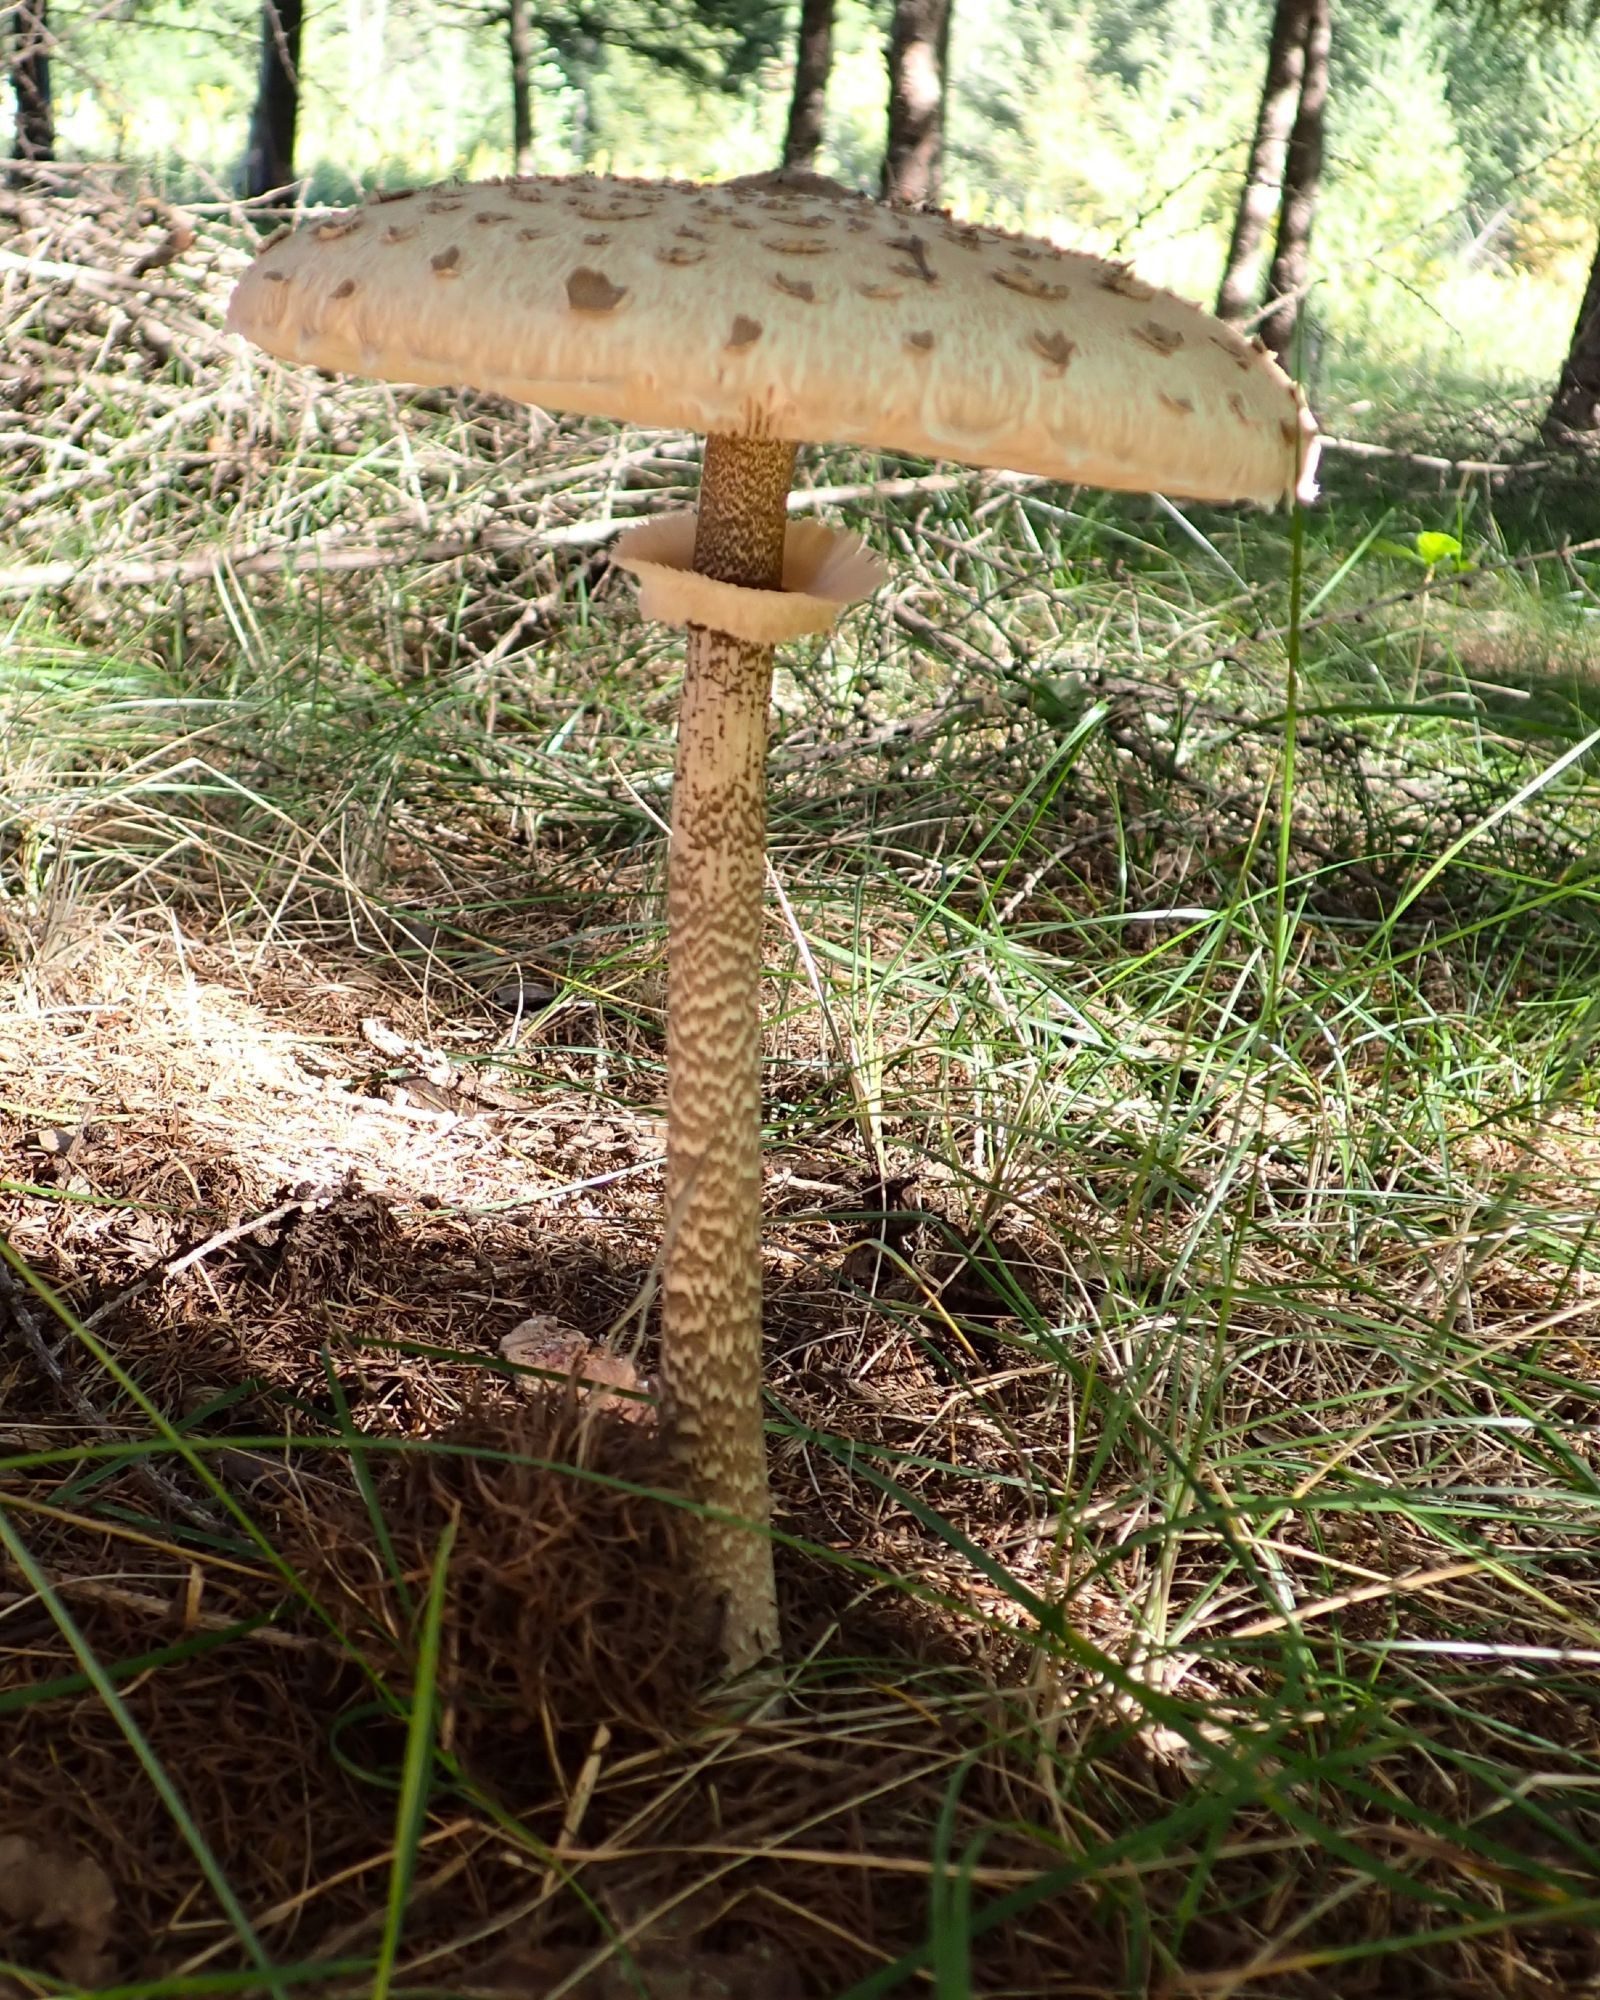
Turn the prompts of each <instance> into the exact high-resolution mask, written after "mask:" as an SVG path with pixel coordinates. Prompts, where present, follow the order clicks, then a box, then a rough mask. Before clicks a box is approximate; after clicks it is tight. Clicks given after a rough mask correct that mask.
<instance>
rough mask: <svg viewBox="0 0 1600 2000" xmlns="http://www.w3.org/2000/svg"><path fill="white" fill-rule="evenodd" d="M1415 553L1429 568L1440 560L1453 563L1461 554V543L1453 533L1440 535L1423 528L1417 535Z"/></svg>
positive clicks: (1440, 561)
mask: <svg viewBox="0 0 1600 2000" xmlns="http://www.w3.org/2000/svg"><path fill="white" fill-rule="evenodd" d="M1417 554H1418V555H1419V556H1420V557H1421V558H1422V560H1423V561H1424V562H1425V563H1427V564H1428V566H1429V567H1430V568H1432V567H1434V566H1436V565H1437V564H1439V563H1442V562H1449V563H1452V564H1453V563H1454V562H1455V560H1456V558H1457V557H1458V556H1459V555H1460V554H1461V544H1460V543H1459V542H1458V541H1457V540H1456V538H1455V536H1454V535H1441V534H1437V533H1432V532H1430V531H1429V530H1427V529H1423V530H1422V532H1421V533H1420V534H1419V535H1418V536H1417Z"/></svg>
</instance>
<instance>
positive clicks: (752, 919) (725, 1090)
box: [661, 437, 794, 1673]
mask: <svg viewBox="0 0 1600 2000" xmlns="http://www.w3.org/2000/svg"><path fill="white" fill-rule="evenodd" d="M793 470H794V446H793V445H789V444H774V443H772V442H771V441H769V440H764V439H748V438H732V437H712V438H709V439H708V440H707V442H706V452H705V464H704V471H703V474H702V479H701V487H700V512H699V522H698V526H697V530H696V536H695V568H696V569H697V570H700V571H701V572H703V573H704V574H706V575H709V576H713V577H715V578H717V579H718V580H719V581H720V582H723V583H733V584H739V585H742V586H744V587H746V588H749V589H758V590H775V589H777V588H779V587H780V585H781V583H782V578H783V538H784V530H785V526H786V522H787V513H786V506H785V502H786V500H787V496H788V491H789V484H790V479H791V476H792V474H793ZM771 689H772V648H771V647H770V646H763V645H753V644H751V643H750V642H749V641H747V640H743V639H736V638H733V637H732V636H731V635H730V634H728V633H726V632H716V631H711V630H709V629H708V628H707V627H705V626H703V625H691V626H690V627H689V632H688V646H687V655H686V662H685V669H684V681H683V704H682V709H681V712H680V716H679V721H678V758H677V773H676V778H675V781H674V785H673V794H672V843H671V850H670V854H669V857H668V864H667V930H668V978H667V1247H666V1256H665V1262H664V1268H663V1273H662V1286H661V1383H662V1391H663V1399H664V1404H665V1414H666V1424H667V1435H668V1438H669V1439H670V1442H671V1450H672V1453H673V1457H674V1459H675V1460H676V1462H677V1465H678V1467H679V1471H680V1474H681V1476H682V1477H683V1479H684V1481H685V1483H686V1485H687V1487H688V1490H689V1492H690V1495H691V1496H692V1498H693V1499H695V1500H696V1501H698V1502H699V1503H701V1504H702V1505H703V1506H704V1507H706V1508H707V1509H710V1510H713V1511H712V1512H711V1513H709V1514H708V1515H706V1516H703V1517H702V1519H701V1522H700V1526H699V1550H698V1565H699V1575H700V1582H701V1584H702V1586H703V1588H704V1589H705V1590H706V1591H707V1593H708V1595H709V1596H710V1597H711V1598H712V1600H713V1601H714V1602H715V1603H716V1604H717V1605H718V1607H719V1610H720V1616H721V1628H720V1633H719V1640H720V1645H721V1650H722V1653H723V1656H724V1659H725V1661H726V1664H727V1666H728V1667H729V1669H730V1670H731V1671H733V1672H734V1673H741V1672H744V1671H746V1670H748V1669H750V1668H752V1667H756V1666H758V1665H760V1664H761V1662H762V1661H763V1660H767V1659H770V1658H772V1657H773V1656H774V1655H775V1654H776V1653H777V1651H778V1612H777V1597H776V1593H775V1590H774V1586H773V1576H772V1543H771V1539H770V1537H769V1535H768V1533H767V1522H768V1518H769V1513H770V1499H769V1491H768V1486H767V1456H766V1443H765V1439H764V1437H763V1433H762V1415H761V905H762V895H763V889H764V887H765V872H766V830H767V812H766V756H767V704H768V700H769V697H770V694H771ZM729 1517H731V1518H729ZM745 1524H748V1525H745Z"/></svg>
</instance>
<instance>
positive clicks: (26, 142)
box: [11, 0, 56, 160]
mask: <svg viewBox="0 0 1600 2000" xmlns="http://www.w3.org/2000/svg"><path fill="white" fill-rule="evenodd" d="M50 49H51V37H50V7H49V0H16V7H15V11H14V12H13V14H12V17H11V88H12V90H13V91H14V92H15V93H16V99H17V128H16V139H15V142H14V144H13V146H12V157H13V158H14V159H18V160H53V159H54V158H55V156H56V114H55V103H54V100H53V99H52V97H51V95H50Z"/></svg>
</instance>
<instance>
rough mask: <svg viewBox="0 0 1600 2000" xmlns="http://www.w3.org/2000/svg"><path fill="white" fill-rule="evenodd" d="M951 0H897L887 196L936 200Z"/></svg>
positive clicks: (890, 198)
mask: <svg viewBox="0 0 1600 2000" xmlns="http://www.w3.org/2000/svg"><path fill="white" fill-rule="evenodd" d="M949 47H950V0H895V8H894V26H893V27H892V28H891V30H890V32H889V140H888V145H887V146H886V148H885V150H884V155H883V183H882V192H883V196H884V199H885V200H886V201H900V202H907V203H918V202H936V201H937V200H938V199H939V177H940V172H941V169H942V167H943V164H944V94H945V66H946V65H945V59H946V57H947V55H948V53H949Z"/></svg>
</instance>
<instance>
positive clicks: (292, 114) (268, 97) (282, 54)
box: [244, 0, 305, 195]
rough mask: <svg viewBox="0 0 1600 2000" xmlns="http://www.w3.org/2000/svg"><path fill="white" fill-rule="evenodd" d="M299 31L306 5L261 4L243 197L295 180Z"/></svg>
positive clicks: (299, 0)
mask: <svg viewBox="0 0 1600 2000" xmlns="http://www.w3.org/2000/svg"><path fill="white" fill-rule="evenodd" d="M304 25H305V0H265V3H264V5H263V6H262V9H261V67H260V70H259V71H258V73H257V78H256V102H255V109H254V110H253V111H252V112H251V114H250V145H249V149H248V151H247V152H246V154H245V161H244V184H245V193H246V194H247V195H264V194H270V193H271V192H272V191H273V189H274V188H283V187H288V186H289V184H290V182H291V181H293V179H294V134H295V126H296V124H297V123H298V122H299V117H300V35H301V30H302V28H303V27H304Z"/></svg>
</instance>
